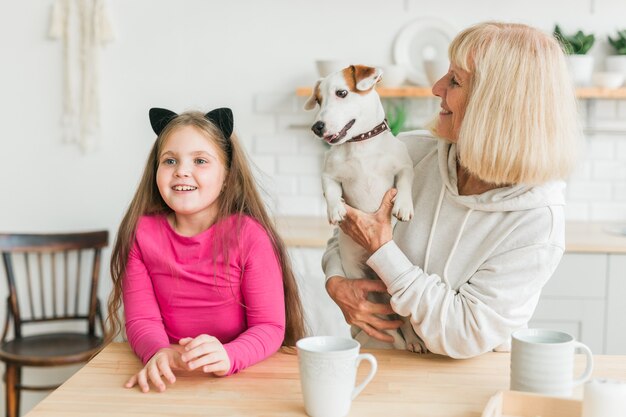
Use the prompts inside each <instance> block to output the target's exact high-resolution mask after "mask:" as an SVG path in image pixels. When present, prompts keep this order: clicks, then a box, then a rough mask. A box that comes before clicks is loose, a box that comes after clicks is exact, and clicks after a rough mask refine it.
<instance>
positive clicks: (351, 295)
mask: <svg viewBox="0 0 626 417" xmlns="http://www.w3.org/2000/svg"><path fill="white" fill-rule="evenodd" d="M326 291H328V295H330V297H331V298H332V299H333V300H334V301H335V303H336V304H337V305H338V306H339V308H340V309H341V312H342V313H343V316H344V317H345V318H346V321H347V322H348V323H349V324H352V325H355V326H357V327H359V328H361V329H363V331H364V332H365V333H367V335H368V336H370V337H373V338H374V339H378V340H381V341H383V342H389V343H391V342H393V337H391V336H390V335H388V334H387V333H384V332H382V330H386V329H397V328H398V327H400V326H402V320H384V319H381V318H380V317H378V316H377V314H394V311H393V309H392V308H391V305H390V304H388V303H387V304H381V303H373V302H371V301H369V300H368V299H367V295H368V294H369V293H370V292H383V293H386V292H387V287H386V286H385V283H384V282H382V281H374V280H371V279H348V278H344V277H340V276H333V277H330V278H329V279H328V281H326Z"/></svg>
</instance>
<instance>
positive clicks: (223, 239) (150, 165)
mask: <svg viewBox="0 0 626 417" xmlns="http://www.w3.org/2000/svg"><path fill="white" fill-rule="evenodd" d="M183 126H193V127H195V128H196V129H198V131H199V132H201V133H203V134H204V135H205V136H206V137H207V139H208V140H210V141H211V142H212V143H213V144H214V145H215V146H216V147H217V148H218V149H219V151H220V154H221V155H220V158H221V159H222V161H223V162H224V166H225V167H226V170H227V172H226V178H225V180H224V186H223V190H224V191H222V193H221V194H220V198H219V208H218V215H217V219H216V222H215V226H216V235H217V236H218V238H217V239H216V246H215V247H216V251H221V254H222V256H224V259H226V263H225V264H228V261H227V260H228V248H229V247H232V246H233V245H237V244H238V242H239V241H240V237H241V236H240V232H241V231H240V226H241V220H242V218H243V216H244V215H245V216H249V217H251V218H253V219H255V220H256V221H257V222H258V223H259V224H260V225H261V226H263V228H264V229H265V230H266V232H267V234H268V235H269V237H270V240H271V242H272V245H273V247H274V252H275V255H276V257H277V259H278V260H279V262H280V267H281V271H282V275H283V277H282V278H283V288H284V297H285V315H286V327H285V339H284V341H283V345H286V346H293V345H295V342H296V341H297V340H298V339H300V338H302V337H303V336H304V333H305V329H304V314H303V312H302V304H301V302H300V296H299V293H298V286H297V283H296V279H295V276H294V273H293V270H292V268H291V263H290V261H289V256H288V254H287V250H286V247H285V244H284V242H283V240H282V239H281V238H280V236H279V235H278V233H277V232H276V228H275V226H274V224H273V222H272V220H271V219H270V217H269V215H268V213H267V210H266V208H265V205H264V203H263V200H262V199H261V197H260V195H259V192H258V190H257V184H256V181H255V180H254V177H253V175H252V173H251V171H250V168H249V162H248V160H247V158H246V155H245V152H244V150H243V148H242V147H241V145H240V144H239V141H238V139H237V137H236V136H235V134H232V135H231V136H230V138H225V137H224V135H223V134H222V133H221V131H220V130H219V128H218V127H217V126H216V125H214V124H213V123H212V122H210V121H209V120H207V119H206V118H205V117H204V114H202V113H201V112H195V111H191V112H185V113H182V114H180V115H178V116H176V117H175V118H174V119H172V120H171V121H170V122H169V123H168V124H167V126H166V127H165V128H164V129H163V130H162V131H161V133H160V134H159V135H158V137H157V139H156V141H155V143H154V145H153V147H152V150H151V151H150V155H149V156H148V160H147V162H146V166H145V169H144V172H143V176H142V178H141V181H140V183H139V187H138V189H137V191H136V192H135V196H134V197H133V199H132V201H131V203H130V207H129V208H128V210H127V211H126V214H125V215H124V218H123V220H122V222H121V224H120V227H119V230H118V233H117V237H116V240H115V245H114V247H113V252H112V254H111V278H112V279H113V290H112V292H111V294H110V296H109V302H108V317H107V326H106V327H107V335H106V337H107V340H109V341H110V340H113V338H115V336H117V334H118V333H119V332H120V330H121V320H120V318H119V310H120V307H121V304H122V281H123V280H124V273H125V271H126V264H127V261H128V254H129V252H130V249H131V247H132V245H133V241H134V239H135V229H136V228H137V222H138V221H139V218H140V217H141V216H143V215H150V214H164V215H167V214H169V213H172V209H170V208H169V207H168V205H167V204H166V203H165V201H164V200H163V198H162V197H161V193H160V192H159V189H158V187H157V184H156V174H157V169H158V166H159V156H160V154H161V151H162V148H163V145H164V144H165V142H166V140H167V139H168V137H169V136H170V134H171V133H172V132H173V131H175V130H176V129H178V128H180V127H183ZM232 215H237V221H236V227H235V230H232V229H229V228H228V227H227V226H226V224H227V223H228V222H221V221H222V220H224V219H226V218H227V217H229V216H232ZM220 225H223V227H220ZM216 256H217V252H216V253H214V259H215V257H216Z"/></svg>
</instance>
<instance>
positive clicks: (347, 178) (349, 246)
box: [304, 65, 416, 349]
mask: <svg viewBox="0 0 626 417" xmlns="http://www.w3.org/2000/svg"><path fill="white" fill-rule="evenodd" d="M381 76H382V71H381V70H380V69H378V68H373V67H367V66H362V65H352V66H350V67H348V68H345V69H343V70H341V71H339V72H336V73H334V74H331V75H329V76H327V77H326V78H323V79H320V80H319V81H317V83H316V85H315V87H314V88H313V93H312V95H311V97H310V98H309V99H308V100H307V101H306V103H305V104H304V108H305V109H306V110H312V109H314V108H315V106H316V104H317V105H319V111H318V113H317V116H316V118H315V123H314V124H313V126H312V127H311V130H313V132H314V133H315V134H316V135H317V136H318V137H320V138H321V139H323V140H324V141H325V142H326V143H328V144H329V145H330V149H329V150H328V151H327V152H326V156H325V160H324V168H323V172H322V189H323V191H324V197H325V199H326V204H327V210H328V220H329V222H330V223H331V224H334V225H336V224H337V223H338V222H340V221H341V220H342V219H343V218H344V216H345V214H346V209H345V207H344V204H343V203H344V201H345V202H346V203H347V204H349V205H350V206H352V207H355V208H357V209H359V210H362V211H365V212H369V213H372V212H374V211H376V210H377V209H378V207H379V206H380V203H381V201H382V198H383V196H384V194H385V192H386V191H387V190H389V189H390V188H392V187H395V188H396V189H397V194H396V197H395V201H394V205H393V210H392V214H393V215H394V216H395V217H397V218H398V219H399V220H402V221H408V220H410V219H411V217H413V199H412V194H411V187H412V182H413V163H412V161H411V158H410V157H409V154H408V151H407V148H406V146H405V144H404V143H403V142H401V141H400V140H399V139H397V138H396V137H395V136H394V135H393V134H392V133H391V131H390V130H389V126H388V125H387V121H386V119H385V111H384V109H383V106H382V103H381V101H380V97H379V96H378V93H377V92H376V91H375V89H374V87H375V86H376V83H378V81H380V79H381ZM338 243H339V253H340V255H341V263H342V266H343V270H344V272H345V276H346V277H348V278H370V279H378V277H377V276H376V274H375V273H374V271H372V270H371V268H369V267H368V266H367V265H366V264H365V261H366V260H367V253H366V251H365V249H363V248H362V247H361V246H360V245H359V244H357V243H356V242H354V241H353V240H352V239H351V238H350V237H349V236H348V235H346V234H345V233H343V232H342V231H341V229H340V230H339V237H338ZM370 300H372V301H375V302H388V301H389V295H388V294H380V293H370ZM403 319H404V320H405V325H404V326H402V328H401V329H398V330H387V333H389V334H391V335H392V336H393V337H394V343H393V346H390V345H389V344H388V343H384V342H379V341H377V340H376V339H370V338H369V336H367V334H366V333H365V332H364V331H362V330H361V329H360V328H358V327H356V326H352V336H353V337H354V338H355V339H357V340H358V341H359V342H361V344H362V345H363V346H364V347H369V348H381V347H387V348H388V347H394V348H396V349H406V348H407V346H406V345H407V343H411V342H409V340H407V339H409V338H410V339H413V337H408V338H407V337H406V336H409V335H405V334H404V333H411V334H412V335H415V333H414V332H413V329H412V327H411V325H410V323H409V322H408V319H406V318H403ZM407 327H408V328H407ZM415 337H416V336H415ZM411 341H412V340H411Z"/></svg>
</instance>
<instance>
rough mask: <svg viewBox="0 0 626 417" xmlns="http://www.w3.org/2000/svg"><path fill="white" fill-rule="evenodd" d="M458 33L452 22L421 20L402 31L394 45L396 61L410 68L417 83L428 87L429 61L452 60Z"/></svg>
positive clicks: (411, 78) (411, 75) (410, 72)
mask: <svg viewBox="0 0 626 417" xmlns="http://www.w3.org/2000/svg"><path fill="white" fill-rule="evenodd" d="M456 33H457V31H456V30H455V29H454V28H453V27H452V26H451V25H449V24H448V23H446V22H444V21H443V20H441V19H437V18H434V17H429V18H419V19H417V20H414V21H412V22H410V23H408V24H407V25H406V26H404V27H403V28H402V30H400V32H399V33H398V36H397V37H396V40H395V42H394V45H393V59H394V61H395V63H396V64H398V65H403V66H404V67H406V69H407V78H408V79H409V81H411V82H412V83H413V84H417V85H424V86H428V85H430V83H429V82H428V79H427V77H426V72H425V70H424V60H425V59H435V60H446V61H447V59H448V46H449V45H450V42H452V39H453V38H454V37H455V36H456Z"/></svg>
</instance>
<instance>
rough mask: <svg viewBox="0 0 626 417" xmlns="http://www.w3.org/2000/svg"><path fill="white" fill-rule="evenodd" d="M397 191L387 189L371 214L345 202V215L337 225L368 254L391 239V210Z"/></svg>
mask: <svg viewBox="0 0 626 417" xmlns="http://www.w3.org/2000/svg"><path fill="white" fill-rule="evenodd" d="M397 192H398V191H397V190H396V189H395V188H391V189H389V190H388V191H387V192H386V193H385V195H384V196H383V201H382V202H381V203H380V207H379V208H378V210H376V211H375V212H374V213H371V214H370V213H364V212H362V211H361V210H357V209H355V208H354V207H350V206H349V205H347V204H345V206H346V216H345V217H344V219H343V220H342V221H341V222H340V223H339V227H340V228H341V230H342V231H343V232H344V233H345V234H347V235H348V236H350V237H351V238H352V240H354V241H355V242H356V243H358V244H359V245H361V246H362V247H363V248H365V250H366V251H367V252H368V253H369V254H370V255H371V254H372V253H374V252H376V251H377V250H378V248H380V247H381V246H382V245H384V244H385V243H387V242H389V241H390V240H391V239H392V231H393V229H392V227H391V210H392V209H393V200H394V198H395V196H396V194H397Z"/></svg>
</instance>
